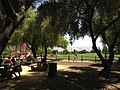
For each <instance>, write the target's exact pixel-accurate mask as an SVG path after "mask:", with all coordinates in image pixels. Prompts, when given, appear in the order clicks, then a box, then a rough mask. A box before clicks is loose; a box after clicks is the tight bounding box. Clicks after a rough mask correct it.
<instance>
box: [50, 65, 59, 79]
mask: <svg viewBox="0 0 120 90" xmlns="http://www.w3.org/2000/svg"><path fill="white" fill-rule="evenodd" d="M56 76H57V63H49V64H48V77H50V78H53V77H56Z"/></svg>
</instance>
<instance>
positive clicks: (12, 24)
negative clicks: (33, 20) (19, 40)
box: [0, 0, 34, 55]
mask: <svg viewBox="0 0 120 90" xmlns="http://www.w3.org/2000/svg"><path fill="white" fill-rule="evenodd" d="M1 2H2V6H3V8H4V10H5V13H6V16H7V17H6V19H8V20H7V22H6V23H5V26H4V28H3V30H2V31H3V32H2V33H0V55H1V54H2V52H3V50H4V48H5V46H6V44H7V42H8V40H9V39H10V37H11V35H12V34H13V32H14V31H15V29H16V28H17V26H18V25H19V24H20V23H21V21H22V20H23V19H24V16H25V12H26V11H27V10H28V9H29V7H30V6H31V5H32V3H33V2H34V0H26V3H24V4H23V5H22V6H21V7H20V8H19V10H18V12H15V10H14V8H17V7H13V6H12V3H11V2H10V0H1ZM18 3H19V2H18Z"/></svg>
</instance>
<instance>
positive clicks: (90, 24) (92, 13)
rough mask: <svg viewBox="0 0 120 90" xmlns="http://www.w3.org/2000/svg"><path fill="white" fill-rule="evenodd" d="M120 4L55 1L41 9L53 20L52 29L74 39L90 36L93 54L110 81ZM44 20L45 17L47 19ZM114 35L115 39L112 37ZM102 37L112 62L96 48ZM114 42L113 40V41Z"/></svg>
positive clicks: (94, 0) (116, 1)
mask: <svg viewBox="0 0 120 90" xmlns="http://www.w3.org/2000/svg"><path fill="white" fill-rule="evenodd" d="M119 6H120V1H119V0H114V1H112V0H75V1H73V0H67V1H66V0H58V1H55V0H52V1H51V2H49V1H47V2H46V3H45V4H44V5H41V6H40V8H39V9H40V11H41V12H42V11H44V16H46V15H47V16H50V19H51V24H52V27H50V28H54V30H55V31H56V32H58V31H59V32H61V33H63V34H66V33H68V34H69V35H70V36H71V38H73V39H75V38H79V37H80V36H84V35H89V36H90V37H91V39H92V44H93V50H94V51H95V52H96V54H97V55H98V57H99V58H100V60H101V61H102V65H103V69H102V71H101V72H100V74H101V75H102V76H104V77H106V78H107V77H109V74H110V68H111V65H112V62H113V60H114V48H115V45H116V42H117V39H118V36H119V33H120V30H119V28H118V25H119V20H120V13H119V12H120V11H119V10H120V7H119ZM43 18H44V17H43ZM111 35H113V37H112V38H111V37H110V36H111ZM98 37H101V38H102V39H103V40H104V42H105V44H106V45H107V47H108V52H109V57H108V60H106V59H105V58H104V56H103V55H102V54H101V52H100V50H99V49H98V48H97V46H96V40H97V39H98ZM109 38H110V39H109Z"/></svg>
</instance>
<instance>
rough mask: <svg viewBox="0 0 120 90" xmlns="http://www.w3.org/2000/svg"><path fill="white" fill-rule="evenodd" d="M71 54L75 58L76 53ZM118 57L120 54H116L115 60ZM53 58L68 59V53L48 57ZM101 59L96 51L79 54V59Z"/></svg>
mask: <svg viewBox="0 0 120 90" xmlns="http://www.w3.org/2000/svg"><path fill="white" fill-rule="evenodd" d="M69 55H70V60H73V59H74V54H69ZM118 57H120V54H116V55H115V57H114V59H115V61H117V60H118ZM48 58H49V59H51V60H54V61H58V60H65V59H66V60H68V54H67V55H52V56H49V57H48ZM82 59H83V61H95V60H97V61H99V58H98V56H97V54H96V53H83V54H78V57H77V61H81V60H82Z"/></svg>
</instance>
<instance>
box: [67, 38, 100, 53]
mask: <svg viewBox="0 0 120 90" xmlns="http://www.w3.org/2000/svg"><path fill="white" fill-rule="evenodd" d="M65 39H66V40H68V41H69V37H68V36H66V37H65ZM96 44H97V47H100V49H102V43H101V42H100V38H98V39H97V43H96ZM67 49H68V50H69V51H73V50H74V49H76V50H78V51H80V50H84V49H85V50H87V51H90V50H92V41H91V38H90V37H88V36H85V37H84V38H79V39H78V40H75V41H74V42H73V45H72V46H71V45H70V43H69V45H68V47H67Z"/></svg>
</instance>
